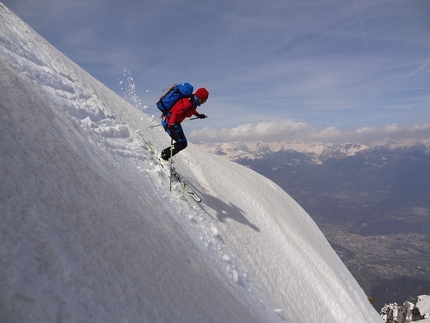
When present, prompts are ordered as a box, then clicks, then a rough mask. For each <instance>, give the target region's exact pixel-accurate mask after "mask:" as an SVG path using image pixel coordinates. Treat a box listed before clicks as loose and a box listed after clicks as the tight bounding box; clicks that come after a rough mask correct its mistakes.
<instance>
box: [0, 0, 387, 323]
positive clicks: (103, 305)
mask: <svg viewBox="0 0 430 323" xmlns="http://www.w3.org/2000/svg"><path fill="white" fill-rule="evenodd" d="M0 79H1V82H0V91H1V96H0V111H1V118H0V129H1V130H0V134H1V137H0V138H1V140H0V154H1V159H0V174H1V181H0V196H1V199H0V214H1V222H0V255H1V257H0V321H1V322H8V323H14V322H176V323H178V322H179V323H181V322H184V323H185V322H187V323H190V322H303V323H307V322H309V323H314V322H321V323H323V322H327V323H335V322H342V323H345V322H351V323H359V322H363V323H364V322H365V323H369V322H381V321H382V319H381V317H380V316H379V315H378V313H377V312H376V311H375V310H374V309H373V307H372V306H371V305H370V304H369V302H368V300H367V297H366V295H365V294H364V292H363V291H362V289H361V288H360V287H359V285H358V283H357V282H356V280H355V279H354V278H353V277H352V275H351V274H350V272H349V271H348V270H347V268H346V267H345V265H344V264H343V263H342V261H341V260H340V259H339V257H338V256H337V255H336V253H335V252H334V251H333V249H332V248H331V247H330V245H329V243H328V242H327V240H326V239H325V238H324V236H323V235H322V233H321V231H320V230H319V229H318V227H317V226H316V224H315V223H314V221H313V220H312V219H311V218H310V217H309V215H308V214H307V213H306V212H305V211H304V210H303V209H302V208H301V207H300V206H299V205H298V204H297V203H296V202H295V201H294V200H293V199H292V198H291V197H290V196H288V195H287V194H286V193H285V192H284V191H283V190H282V189H281V188H280V187H279V186H277V185H275V184H274V183H273V182H272V181H270V180H268V179H266V178H264V177H263V176H261V175H258V174H257V173H255V172H253V171H251V170H249V169H247V168H245V167H242V166H240V165H238V164H235V163H232V162H230V161H227V160H225V159H223V158H219V157H216V156H213V155H210V154H207V153H205V152H204V151H202V150H201V149H199V148H197V147H195V146H193V145H191V144H190V145H189V147H188V148H187V149H186V151H184V152H181V153H180V154H179V155H178V156H177V157H175V167H176V168H177V170H178V172H179V173H180V174H181V175H182V176H183V177H184V178H185V179H186V181H187V182H188V183H189V184H190V186H192V188H193V189H194V191H195V192H196V193H197V194H198V195H199V196H200V197H201V199H202V202H201V203H198V202H196V201H194V200H193V199H191V198H190V197H189V195H188V194H187V193H186V192H185V191H184V189H183V188H182V186H181V185H180V184H179V183H173V189H172V191H169V182H168V178H167V176H166V173H165V172H164V171H163V170H162V169H161V168H160V167H159V165H158V164H157V162H156V161H155V159H154V157H153V154H152V152H151V149H150V148H149V147H148V145H147V144H146V142H148V141H149V142H151V143H152V145H153V146H154V148H155V150H157V151H160V150H161V149H162V148H164V147H165V146H166V144H168V143H169V138H168V137H167V135H166V134H165V133H164V132H163V131H162V130H160V128H154V129H151V128H150V125H151V124H153V120H152V118H151V117H149V116H147V115H145V114H143V113H142V112H141V111H140V110H138V109H136V108H135V107H133V106H131V105H130V104H128V103H127V102H126V101H125V100H123V99H122V98H120V97H118V96H117V95H116V94H114V93H113V92H112V91H110V90H109V89H107V88H106V87H105V86H103V85H102V84H101V83H100V82H98V81H97V80H95V79H94V78H92V77H91V76H90V75H89V74H87V73H86V72H85V71H83V70H82V69H80V68H79V67H78V66H77V65H76V64H74V63H72V62H71V61H70V60H68V59H67V58H66V57H65V56H64V55H62V54H61V53H60V52H58V51H57V50H56V49H54V48H53V47H52V46H51V45H50V44H48V43H47V42H46V41H45V40H44V39H42V38H41V37H40V36H39V35H37V34H36V33H35V32H34V31H33V30H32V29H31V28H29V27H28V26H27V25H26V24H25V23H24V22H22V21H21V20H20V19H19V18H18V17H16V16H15V15H14V14H13V13H12V12H10V11H9V10H8V9H7V8H6V7H5V6H4V5H2V4H0ZM143 138H145V140H143Z"/></svg>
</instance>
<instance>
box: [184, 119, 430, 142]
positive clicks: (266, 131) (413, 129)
mask: <svg viewBox="0 0 430 323" xmlns="http://www.w3.org/2000/svg"><path fill="white" fill-rule="evenodd" d="M387 137H389V138H393V139H401V138H402V139H404V138H430V123H427V124H422V125H411V126H399V125H397V124H391V125H385V126H374V127H362V128H358V129H339V128H338V127H336V126H329V127H326V128H324V129H317V128H315V127H313V126H311V125H309V124H307V123H305V122H294V121H292V120H277V121H265V122H260V123H258V124H255V125H253V124H243V125H240V126H236V127H232V128H222V129H216V128H212V127H205V128H202V129H199V130H194V131H192V132H191V133H190V134H189V138H190V139H191V140H195V141H197V140H198V141H213V142H231V141H255V140H259V141H278V140H279V141H291V140H303V141H318V142H351V141H354V142H360V143H363V144H366V143H370V142H372V141H375V140H380V139H384V138H387Z"/></svg>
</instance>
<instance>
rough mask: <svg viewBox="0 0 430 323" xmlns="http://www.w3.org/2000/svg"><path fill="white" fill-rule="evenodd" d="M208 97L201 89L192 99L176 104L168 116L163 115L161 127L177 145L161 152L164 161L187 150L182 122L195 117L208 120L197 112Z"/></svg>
mask: <svg viewBox="0 0 430 323" xmlns="http://www.w3.org/2000/svg"><path fill="white" fill-rule="evenodd" d="M208 97H209V92H208V90H206V89H205V88H199V89H197V91H196V93H194V94H193V95H192V96H191V97H190V98H184V99H181V100H179V101H178V102H176V103H175V105H174V106H173V107H172V108H171V109H170V113H169V115H168V116H166V115H163V120H162V122H161V125H162V126H163V128H164V130H166V132H167V134H168V135H169V136H170V137H171V138H172V139H173V140H174V141H175V143H174V144H173V148H172V149H171V148H170V146H169V147H167V148H165V149H164V150H163V151H162V152H161V158H162V159H164V160H168V159H169V158H170V157H173V156H174V155H176V154H177V153H178V152H180V151H181V150H183V149H185V148H187V145H188V143H187V138H186V137H185V134H184V131H183V130H182V126H181V122H182V121H184V119H185V118H189V117H191V116H193V115H195V116H196V117H197V118H199V119H204V118H207V116H206V115H204V114H201V113H198V112H197V107H198V106H200V105H202V104H203V103H205V102H206V100H207V99H208Z"/></svg>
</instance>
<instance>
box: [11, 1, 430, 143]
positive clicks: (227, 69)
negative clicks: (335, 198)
mask: <svg viewBox="0 0 430 323" xmlns="http://www.w3.org/2000/svg"><path fill="white" fill-rule="evenodd" d="M3 3H4V4H5V5H6V6H7V7H8V8H9V9H11V10H12V11H13V12H14V13H15V14H17V15H18V16H19V17H20V18H21V19H23V20H24V21H25V22H26V23H27V24H29V25H30V26H31V27H32V28H33V29H35V30H36V31H37V32H38V33H39V34H41V35H42V36H43V37H44V38H45V39H47V40H48V41H49V42H50V43H51V44H53V45H54V46H55V47H56V48H58V49H59V50H60V51H61V52H63V53H64V54H65V55H66V56H68V57H69V58H70V59H72V60H73V61H74V62H76V63H77V64H78V65H80V66H81V67H82V68H84V69H85V70H86V71H88V72H89V73H90V74H92V75H93V76H95V77H96V78H97V79H98V80H99V81H101V82H102V83H104V84H105V85H107V86H108V87H110V88H111V89H112V90H114V91H115V92H117V93H119V94H122V92H123V91H122V90H121V85H120V84H119V80H120V79H121V77H122V75H123V69H126V70H127V71H129V72H130V73H131V74H132V76H133V79H134V82H135V84H136V86H137V94H138V95H139V97H140V100H141V102H142V104H143V105H145V106H147V107H148V108H147V110H146V113H148V114H150V115H152V114H153V115H155V116H156V117H158V115H159V114H158V111H157V110H156V108H155V102H156V101H157V99H158V98H159V97H160V95H161V94H162V93H163V90H164V89H166V88H168V87H169V86H170V85H171V84H173V83H180V82H190V83H191V84H193V85H194V87H195V88H198V87H206V88H207V89H208V90H209V92H210V96H209V100H208V102H207V103H206V104H205V105H203V106H202V107H201V109H200V111H201V112H202V113H205V114H207V115H208V116H209V118H208V119H205V120H197V121H192V122H188V123H186V124H184V128H185V130H186V133H187V136H188V137H189V139H190V140H192V141H195V142H196V141H199V140H205V141H210V140H214V141H236V140H241V141H246V140H266V141H271V140H296V139H299V140H305V141H322V142H339V141H358V142H361V143H368V142H370V141H372V140H378V139H383V138H386V137H390V138H394V139H398V138H407V137H416V138H430V2H429V1H428V0H409V1H405V0H336V1H332V0H325V1H287V0H266V1H263V0H248V1H242V0H241V1H239V0H228V1H227V0H225V1H224V0H217V1H215V0H206V1H197V0H183V1H176V0H145V1H142V0H129V1H124V2H121V1H112V0H94V1H92V0H91V1H88V0H74V1H66V0H37V1H34V0H5V1H3Z"/></svg>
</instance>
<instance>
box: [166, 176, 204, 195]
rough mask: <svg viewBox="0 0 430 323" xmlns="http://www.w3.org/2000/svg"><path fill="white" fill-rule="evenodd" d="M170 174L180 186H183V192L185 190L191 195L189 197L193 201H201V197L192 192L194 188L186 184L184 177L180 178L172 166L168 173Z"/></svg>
mask: <svg viewBox="0 0 430 323" xmlns="http://www.w3.org/2000/svg"><path fill="white" fill-rule="evenodd" d="M170 176H173V177H174V178H175V179H176V180H177V181H178V182H179V183H181V184H182V186H183V187H184V189H185V192H187V193H188V194H189V195H191V197H192V198H193V199H194V200H195V201H197V202H201V201H202V199H201V198H200V197H199V196H198V195H197V194H196V193H195V192H194V190H193V189H192V188H191V187H190V186H189V185H188V184H187V182H186V181H184V179H183V178H182V176H181V175H179V174H178V173H177V172H176V169H175V168H172V169H171V174H170Z"/></svg>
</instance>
